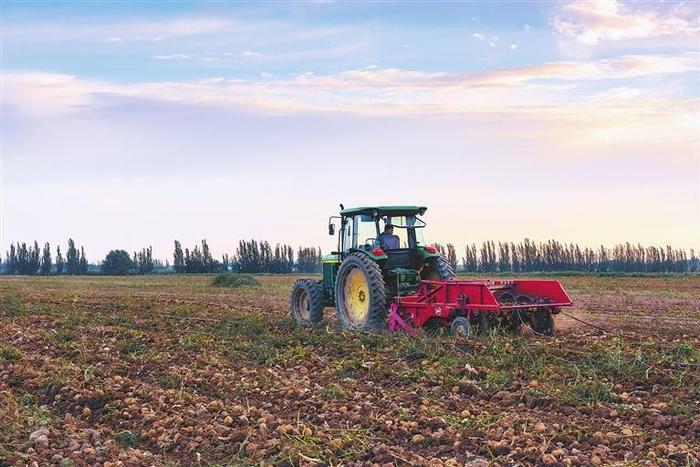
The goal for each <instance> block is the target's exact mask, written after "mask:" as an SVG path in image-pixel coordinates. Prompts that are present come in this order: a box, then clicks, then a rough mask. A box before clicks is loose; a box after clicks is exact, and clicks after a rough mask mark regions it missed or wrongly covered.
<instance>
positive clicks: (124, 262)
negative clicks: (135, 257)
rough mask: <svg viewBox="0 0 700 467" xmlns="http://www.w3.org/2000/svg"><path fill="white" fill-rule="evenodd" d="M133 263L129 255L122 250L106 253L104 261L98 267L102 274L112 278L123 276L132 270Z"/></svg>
mask: <svg viewBox="0 0 700 467" xmlns="http://www.w3.org/2000/svg"><path fill="white" fill-rule="evenodd" d="M133 267H134V263H133V261H132V260H131V258H130V257H129V253H127V252H126V251H124V250H112V251H110V252H109V253H107V256H106V257H105V259H104V261H103V262H102V264H101V265H100V270H101V271H102V274H108V275H112V276H124V275H126V274H129V272H130V271H131V270H132V269H133Z"/></svg>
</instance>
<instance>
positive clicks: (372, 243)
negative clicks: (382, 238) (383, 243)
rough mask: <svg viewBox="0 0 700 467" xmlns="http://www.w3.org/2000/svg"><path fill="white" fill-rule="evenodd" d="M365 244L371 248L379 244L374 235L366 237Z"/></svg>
mask: <svg viewBox="0 0 700 467" xmlns="http://www.w3.org/2000/svg"><path fill="white" fill-rule="evenodd" d="M365 245H367V246H369V247H370V248H372V247H375V246H379V242H378V241H377V239H376V238H374V237H367V239H365Z"/></svg>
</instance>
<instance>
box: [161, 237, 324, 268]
mask: <svg viewBox="0 0 700 467" xmlns="http://www.w3.org/2000/svg"><path fill="white" fill-rule="evenodd" d="M321 257H322V253H321V249H320V248H313V247H299V249H298V250H297V252H296V261H295V253H294V249H293V248H292V247H291V246H289V245H282V244H279V243H278V244H276V245H275V246H274V248H273V247H272V245H271V244H270V243H269V242H267V241H265V240H263V241H257V240H241V241H240V242H238V246H237V247H236V251H235V252H234V253H233V254H232V255H230V256H229V255H228V254H224V255H222V257H221V260H220V261H219V260H217V259H214V258H213V257H212V255H211V253H210V250H209V246H208V245H207V241H206V240H202V243H201V247H200V245H195V246H194V248H192V250H190V249H189V248H185V249H184V251H183V249H182V245H181V244H180V242H179V241H177V240H175V249H174V251H173V269H174V270H175V272H178V273H191V274H196V273H212V272H221V271H236V272H245V273H273V274H287V273H292V272H303V273H315V272H320V271H321Z"/></svg>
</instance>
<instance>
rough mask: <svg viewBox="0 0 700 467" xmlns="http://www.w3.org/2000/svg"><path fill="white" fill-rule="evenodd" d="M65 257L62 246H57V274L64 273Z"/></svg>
mask: <svg viewBox="0 0 700 467" xmlns="http://www.w3.org/2000/svg"><path fill="white" fill-rule="evenodd" d="M63 264H64V263H63V256H62V255H61V246H60V245H57V246H56V274H59V275H60V274H62V273H63Z"/></svg>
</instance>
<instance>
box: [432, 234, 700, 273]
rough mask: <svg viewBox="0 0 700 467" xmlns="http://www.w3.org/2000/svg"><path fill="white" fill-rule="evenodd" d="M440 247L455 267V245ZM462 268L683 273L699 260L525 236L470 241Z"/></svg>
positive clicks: (674, 252) (678, 252)
mask: <svg viewBox="0 0 700 467" xmlns="http://www.w3.org/2000/svg"><path fill="white" fill-rule="evenodd" d="M440 248H441V249H442V250H441V251H443V252H445V254H446V256H447V257H448V259H449V261H450V262H451V263H452V265H453V266H454V267H456V266H457V254H456V251H455V248H454V246H453V245H451V244H448V245H447V248H443V247H442V246H440ZM461 269H462V270H464V271H466V272H564V271H566V272H568V271H581V272H595V273H605V272H642V273H644V272H646V273H685V272H700V259H698V258H697V257H696V256H695V251H694V250H692V249H691V250H690V254H688V253H686V251H685V250H682V249H675V248H672V247H671V246H670V245H667V246H665V247H657V246H649V247H643V246H642V245H639V244H637V245H633V244H631V243H629V242H627V243H624V244H618V245H615V246H613V247H612V248H608V247H606V246H604V245H601V246H600V247H598V248H596V249H593V248H590V247H583V248H582V247H580V246H579V245H578V244H576V243H568V244H567V243H561V242H558V241H556V240H549V241H546V242H540V243H536V242H533V241H532V240H529V239H527V238H526V239H525V240H523V241H522V242H519V243H513V242H510V243H509V242H498V243H496V242H494V241H485V242H482V243H481V245H480V247H479V248H477V246H476V244H473V243H472V244H470V245H467V246H466V247H465V251H464V256H463V257H462V268H461Z"/></svg>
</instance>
